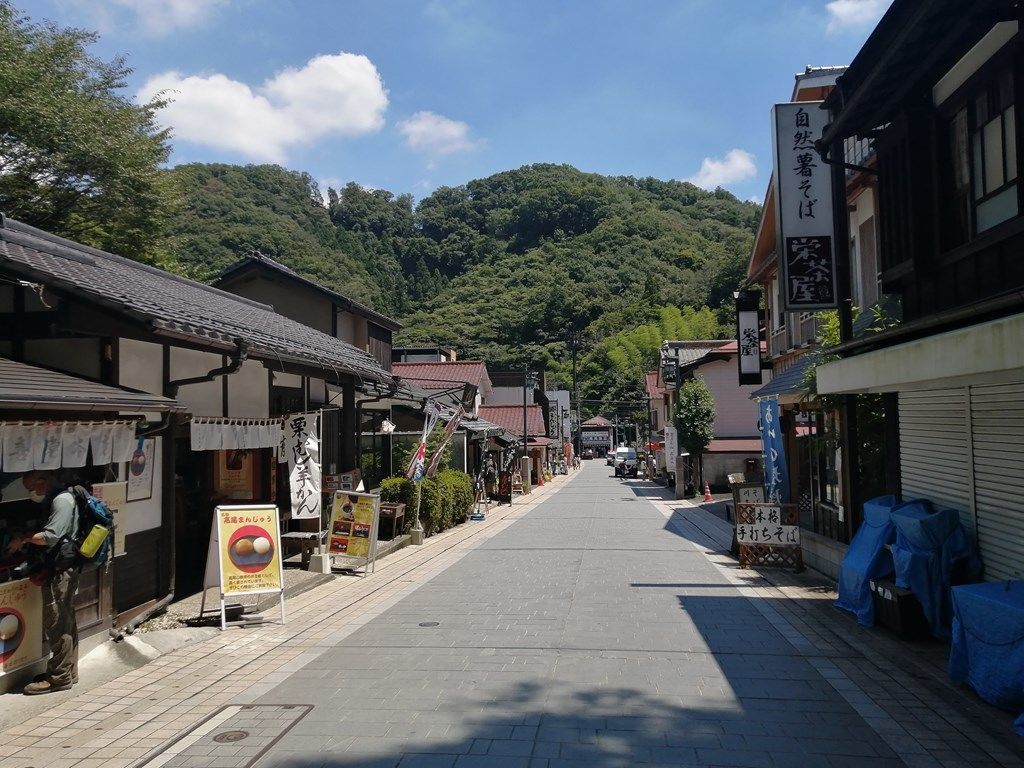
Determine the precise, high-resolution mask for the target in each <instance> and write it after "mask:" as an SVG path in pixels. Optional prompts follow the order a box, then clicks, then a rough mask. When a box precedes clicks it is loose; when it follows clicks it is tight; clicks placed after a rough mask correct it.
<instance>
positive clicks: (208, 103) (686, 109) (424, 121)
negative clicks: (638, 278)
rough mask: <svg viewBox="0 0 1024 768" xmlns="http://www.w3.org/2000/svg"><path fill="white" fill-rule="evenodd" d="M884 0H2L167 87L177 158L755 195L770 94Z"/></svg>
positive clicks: (398, 175)
mask: <svg viewBox="0 0 1024 768" xmlns="http://www.w3.org/2000/svg"><path fill="white" fill-rule="evenodd" d="M889 1H890V0H831V1H830V0H419V1H413V0H333V1H332V0H31V1H30V0H14V2H15V4H16V6H17V7H18V8H19V9H20V10H22V11H24V12H25V13H27V14H28V15H29V16H30V17H32V18H33V19H36V20H41V19H49V20H53V21H55V22H57V23H58V24H61V25H71V26H79V27H85V28H91V29H96V30H97V31H99V32H100V33H101V35H102V37H101V40H100V42H99V43H98V44H97V46H96V48H95V53H97V54H98V55H100V56H103V57H110V56H113V55H114V54H117V53H122V54H124V55H125V56H126V57H127V59H128V62H129V64H130V65H131V66H132V67H134V69H135V72H134V74H133V76H132V78H131V83H130V89H131V92H132V94H136V95H137V96H138V97H139V98H142V99H145V98H148V97H149V96H150V95H151V94H153V93H155V92H156V91H158V90H165V91H167V92H168V93H170V94H171V95H172V96H173V98H174V103H173V104H172V105H171V106H170V107H169V108H168V109H167V110H165V111H164V112H163V113H162V116H161V118H162V120H164V121H165V122H166V123H167V124H169V125H170V126H171V127H172V129H173V130H174V133H175V138H174V139H173V146H174V155H173V158H172V162H173V163H182V162H190V161H221V162H232V163H247V162H277V163H280V164H282V165H284V166H286V167H289V168H294V169H298V170H303V171H307V172H308V173H310V174H311V175H313V176H314V177H315V178H316V179H318V180H319V181H320V182H321V184H323V185H326V184H331V185H333V186H339V185H341V184H344V183H346V182H348V181H355V182H358V183H359V184H362V185H364V186H367V187H375V188H384V189H389V190H391V191H393V192H411V193H413V194H414V195H415V196H416V197H417V198H420V197H423V196H424V195H426V194H428V193H429V192H430V191H431V190H433V189H435V188H436V187H438V186H440V185H444V184H460V183H463V182H465V181H467V180H469V179H472V178H478V177H481V176H486V175H488V174H491V173H494V172H497V171H501V170H506V169H509V168H515V167H518V166H520V165H524V164H526V163H533V162H556V163H570V164H572V165H575V166H577V167H578V168H581V169H583V170H586V171H595V172H599V173H606V174H614V175H632V176H655V177H658V178H663V179H669V178H673V179H690V180H693V181H695V182H697V183H700V184H701V185H702V186H708V187H714V186H715V185H716V184H721V185H722V186H724V187H726V188H727V189H730V190H731V191H733V192H734V193H735V194H737V195H738V196H740V197H743V198H751V197H758V198H759V197H760V196H761V195H762V194H763V192H764V189H765V186H766V184H767V182H768V176H769V174H770V170H771V168H770V165H771V161H770V151H769V146H768V145H769V140H770V129H769V120H768V116H769V108H770V106H771V104H772V103H773V102H775V101H785V100H787V99H788V98H789V96H790V93H791V90H792V86H793V75H794V73H796V72H797V71H800V70H802V69H803V67H804V66H805V65H807V64H813V65H831V64H844V63H848V62H849V60H850V59H852V58H853V56H854V55H855V54H856V52H857V50H858V49H859V48H860V46H861V44H862V43H863V41H864V39H865V38H866V37H867V35H868V34H869V33H870V31H871V28H872V27H873V25H874V23H875V21H876V20H877V19H878V17H879V16H880V15H881V14H882V12H884V10H885V8H886V7H887V6H888V4H889Z"/></svg>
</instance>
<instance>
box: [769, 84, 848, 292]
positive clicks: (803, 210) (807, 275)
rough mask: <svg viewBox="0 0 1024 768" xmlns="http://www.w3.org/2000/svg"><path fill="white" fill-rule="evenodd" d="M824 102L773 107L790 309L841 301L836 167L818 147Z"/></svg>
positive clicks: (781, 247) (778, 212) (779, 226)
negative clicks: (834, 194) (834, 216)
mask: <svg viewBox="0 0 1024 768" xmlns="http://www.w3.org/2000/svg"><path fill="white" fill-rule="evenodd" d="M820 107H821V102H820V101H806V102H799V103H789V104H776V105H775V106H774V107H773V108H772V144H773V146H774V149H775V167H774V174H773V184H774V187H775V223H776V233H777V238H778V244H777V247H778V253H779V263H780V264H781V267H782V304H783V308H784V309H785V310H786V311H787V312H806V311H808V310H812V309H835V308H836V307H838V306H839V302H838V291H837V288H836V274H837V270H836V255H835V228H834V225H833V219H832V169H831V168H830V167H829V165H828V164H826V163H825V162H824V161H822V159H821V157H820V156H819V155H818V152H817V150H816V149H815V147H814V142H815V141H817V140H818V139H820V138H821V132H822V129H823V128H824V127H825V124H826V123H827V122H828V120H829V113H828V112H827V111H826V110H824V109H820Z"/></svg>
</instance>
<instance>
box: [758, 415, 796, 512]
mask: <svg viewBox="0 0 1024 768" xmlns="http://www.w3.org/2000/svg"><path fill="white" fill-rule="evenodd" d="M757 406H758V410H759V411H760V416H761V446H762V450H763V452H764V485H765V494H766V495H767V498H768V501H769V502H771V503H773V504H788V503H789V472H788V471H787V470H786V449H785V446H784V445H783V443H782V425H781V424H779V401H778V400H776V399H775V398H773V397H772V398H766V399H764V400H761V401H760V402H759V403H758V404H757Z"/></svg>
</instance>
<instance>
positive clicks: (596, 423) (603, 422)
mask: <svg viewBox="0 0 1024 768" xmlns="http://www.w3.org/2000/svg"><path fill="white" fill-rule="evenodd" d="M611 425H612V423H611V422H610V421H608V419H606V418H605V417H604V416H595V417H594V418H592V419H587V420H586V421H584V422H583V424H582V426H584V427H610V426H611Z"/></svg>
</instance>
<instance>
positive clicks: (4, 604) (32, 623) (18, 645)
mask: <svg viewBox="0 0 1024 768" xmlns="http://www.w3.org/2000/svg"><path fill="white" fill-rule="evenodd" d="M42 628H43V595H42V589H41V588H40V587H37V586H36V585H34V584H33V583H32V582H31V581H29V580H28V579H19V580H18V581H10V582H7V583H6V584H0V674H6V673H7V672H12V671H14V670H15V669H19V668H21V667H24V666H26V665H28V664H34V663H35V662H37V661H39V660H40V659H42V658H43V629H42Z"/></svg>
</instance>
